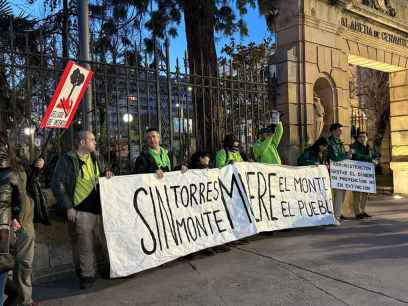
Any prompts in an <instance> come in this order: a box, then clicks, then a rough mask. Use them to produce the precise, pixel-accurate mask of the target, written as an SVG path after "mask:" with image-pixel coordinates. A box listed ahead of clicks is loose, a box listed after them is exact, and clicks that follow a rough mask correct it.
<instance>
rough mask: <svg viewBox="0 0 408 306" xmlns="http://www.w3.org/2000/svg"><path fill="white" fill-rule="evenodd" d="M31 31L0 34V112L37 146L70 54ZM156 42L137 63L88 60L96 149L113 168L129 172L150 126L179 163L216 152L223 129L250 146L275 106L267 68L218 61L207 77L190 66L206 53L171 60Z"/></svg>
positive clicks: (59, 138)
mask: <svg viewBox="0 0 408 306" xmlns="http://www.w3.org/2000/svg"><path fill="white" fill-rule="evenodd" d="M31 35H32V33H29V32H28V33H27V32H25V33H15V32H13V33H12V34H10V35H7V36H5V35H4V34H3V35H2V36H1V37H2V39H1V41H0V115H1V116H2V123H1V124H2V125H6V126H13V130H15V131H17V130H19V133H17V134H19V135H20V136H19V137H20V138H21V137H23V138H24V137H27V138H28V139H29V142H30V144H31V145H34V147H35V146H36V145H37V146H41V144H44V142H45V139H46V138H47V135H49V134H50V133H51V131H49V130H45V131H44V130H40V129H39V128H38V125H39V121H40V119H41V117H42V115H43V114H44V112H45V110H46V107H47V104H48V103H49V101H50V99H51V96H52V94H53V92H54V89H55V87H56V84H57V83H58V80H59V77H60V75H61V73H62V70H63V68H64V65H65V63H66V62H67V59H65V58H62V57H61V56H60V54H59V50H60V48H59V43H58V40H57V39H56V38H55V37H53V36H47V37H45V36H44V35H42V34H41V32H40V33H39V34H38V33H37V35H36V36H35V39H34V38H32V37H31ZM156 48H157V49H156V50H155V52H154V53H153V55H152V54H147V53H146V54H141V60H140V61H138V62H137V64H132V65H130V64H129V63H127V62H126V61H124V62H123V63H120V64H112V63H102V62H90V63H89V64H90V66H91V69H92V70H93V71H94V78H93V81H92V83H91V84H92V85H91V86H92V92H93V95H92V97H93V99H92V113H91V114H92V129H93V131H94V133H95V135H96V136H97V141H98V145H99V149H100V151H101V153H102V154H103V155H104V156H105V158H106V159H107V160H108V161H109V162H110V164H113V165H114V167H115V168H116V169H115V170H116V171H117V172H118V173H127V172H128V171H129V169H130V168H131V165H132V162H133V161H134V159H135V158H136V156H137V155H138V154H139V152H140V150H141V149H142V147H143V142H144V131H145V130H146V128H148V127H157V128H159V129H160V131H161V135H162V142H163V144H164V145H165V146H167V147H168V149H170V150H171V152H172V154H173V157H174V160H175V162H176V163H177V162H180V161H181V160H186V159H187V158H188V157H189V156H190V155H191V154H192V152H193V151H194V150H196V149H198V148H200V149H205V150H207V151H210V152H213V153H214V152H215V151H216V150H217V149H219V148H220V147H221V146H222V139H223V137H224V135H225V134H227V133H234V134H235V135H236V137H238V138H239V139H240V141H241V143H242V146H243V148H244V149H246V150H249V147H250V145H251V144H252V143H253V142H254V141H255V138H256V133H257V130H258V129H259V128H260V127H262V126H264V125H266V124H267V122H268V121H269V116H270V112H271V110H272V105H271V103H270V101H269V99H268V90H267V84H268V80H267V78H268V69H267V67H266V66H263V65H255V66H253V65H252V66H249V65H246V64H243V63H242V64H240V63H239V62H237V61H234V60H232V61H230V62H229V63H227V64H225V63H224V64H222V65H221V64H219V65H218V68H217V73H216V76H210V75H208V74H206V73H198V72H197V71H203V70H205V69H195V68H194V67H200V65H201V67H204V66H205V63H204V60H202V61H201V63H196V64H195V65H189V63H188V62H187V60H186V59H182V60H179V59H176V61H174V62H173V64H171V63H172V61H171V57H170V51H169V46H168V45H167V44H163V45H157V46H156ZM189 67H193V68H192V69H190V68H189ZM81 118H82V116H81V114H80V113H78V114H77V116H76V120H75V122H74V123H73V130H74V131H77V130H79V129H81V126H82V125H83V122H82V120H81ZM34 129H35V133H34V134H33V133H31V131H34ZM22 130H24V131H25V132H27V133H21V131H22ZM52 133H54V134H53V138H52V141H51V143H53V144H58V143H59V144H60V145H61V142H62V148H63V147H64V146H63V144H64V143H63V142H64V139H68V140H69V137H68V138H67V137H66V135H65V136H64V137H62V131H53V132H52ZM66 134H68V133H66ZM21 135H25V136H21ZM22 141H23V142H24V141H26V142H27V139H25V140H24V139H23V140H22ZM34 149H35V148H34ZM65 149H66V148H65ZM61 150H62V149H61V146H60V149H59V151H61ZM33 151H34V152H35V150H31V152H33Z"/></svg>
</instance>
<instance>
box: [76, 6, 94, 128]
mask: <svg viewBox="0 0 408 306" xmlns="http://www.w3.org/2000/svg"><path fill="white" fill-rule="evenodd" d="M88 14H89V12H88V0H78V25H79V51H80V52H79V54H80V60H81V61H82V62H83V65H84V66H85V68H87V69H90V65H89V62H90V61H91V56H90V52H89V17H88ZM91 88H92V87H91V86H89V87H88V89H87V90H86V94H85V97H84V102H83V108H82V111H83V116H82V117H83V121H84V125H85V126H84V127H85V129H88V130H92V89H91Z"/></svg>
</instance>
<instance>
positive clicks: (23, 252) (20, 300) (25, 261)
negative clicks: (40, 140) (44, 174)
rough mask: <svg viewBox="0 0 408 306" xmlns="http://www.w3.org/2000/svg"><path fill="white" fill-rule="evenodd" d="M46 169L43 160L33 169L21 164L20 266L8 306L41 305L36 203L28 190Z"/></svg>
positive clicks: (9, 288)
mask: <svg viewBox="0 0 408 306" xmlns="http://www.w3.org/2000/svg"><path fill="white" fill-rule="evenodd" d="M43 167H44V160H43V159H42V158H39V159H37V160H35V161H34V163H32V165H30V164H29V163H24V161H21V162H18V163H17V174H18V177H17V179H18V186H19V192H20V200H21V211H20V214H19V222H20V224H21V228H20V229H19V230H18V231H17V232H16V264H15V267H14V270H13V281H11V280H9V281H8V283H7V286H6V293H7V300H6V302H5V305H6V306H9V305H10V306H11V305H15V303H17V304H18V305H24V306H26V305H30V306H34V305H39V304H38V303H36V302H34V301H33V298H32V294H33V287H32V274H33V261H34V247H35V230H34V222H33V221H34V200H33V195H32V194H31V193H30V192H29V190H28V189H27V184H28V182H30V181H31V180H33V179H34V176H36V175H38V173H39V171H40V170H41V169H42V168H43Z"/></svg>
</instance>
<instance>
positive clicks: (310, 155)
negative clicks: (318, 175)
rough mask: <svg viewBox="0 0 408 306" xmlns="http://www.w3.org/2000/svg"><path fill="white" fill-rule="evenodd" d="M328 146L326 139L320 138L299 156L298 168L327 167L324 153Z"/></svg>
mask: <svg viewBox="0 0 408 306" xmlns="http://www.w3.org/2000/svg"><path fill="white" fill-rule="evenodd" d="M328 145H329V144H328V143H327V140H326V138H324V137H320V138H319V139H318V140H316V142H315V143H314V144H313V145H312V146H311V147H309V148H307V149H306V150H305V151H304V152H303V154H302V155H300V156H299V158H298V161H297V164H298V166H311V165H327V164H328V160H327V154H326V151H327V147H328Z"/></svg>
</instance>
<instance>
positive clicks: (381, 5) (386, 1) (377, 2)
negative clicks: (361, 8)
mask: <svg viewBox="0 0 408 306" xmlns="http://www.w3.org/2000/svg"><path fill="white" fill-rule="evenodd" d="M362 3H363V4H364V5H367V6H369V7H372V8H374V9H376V10H377V11H381V12H382V13H384V14H387V15H389V16H391V17H395V16H397V11H396V10H395V8H393V7H392V6H391V0H362Z"/></svg>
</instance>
